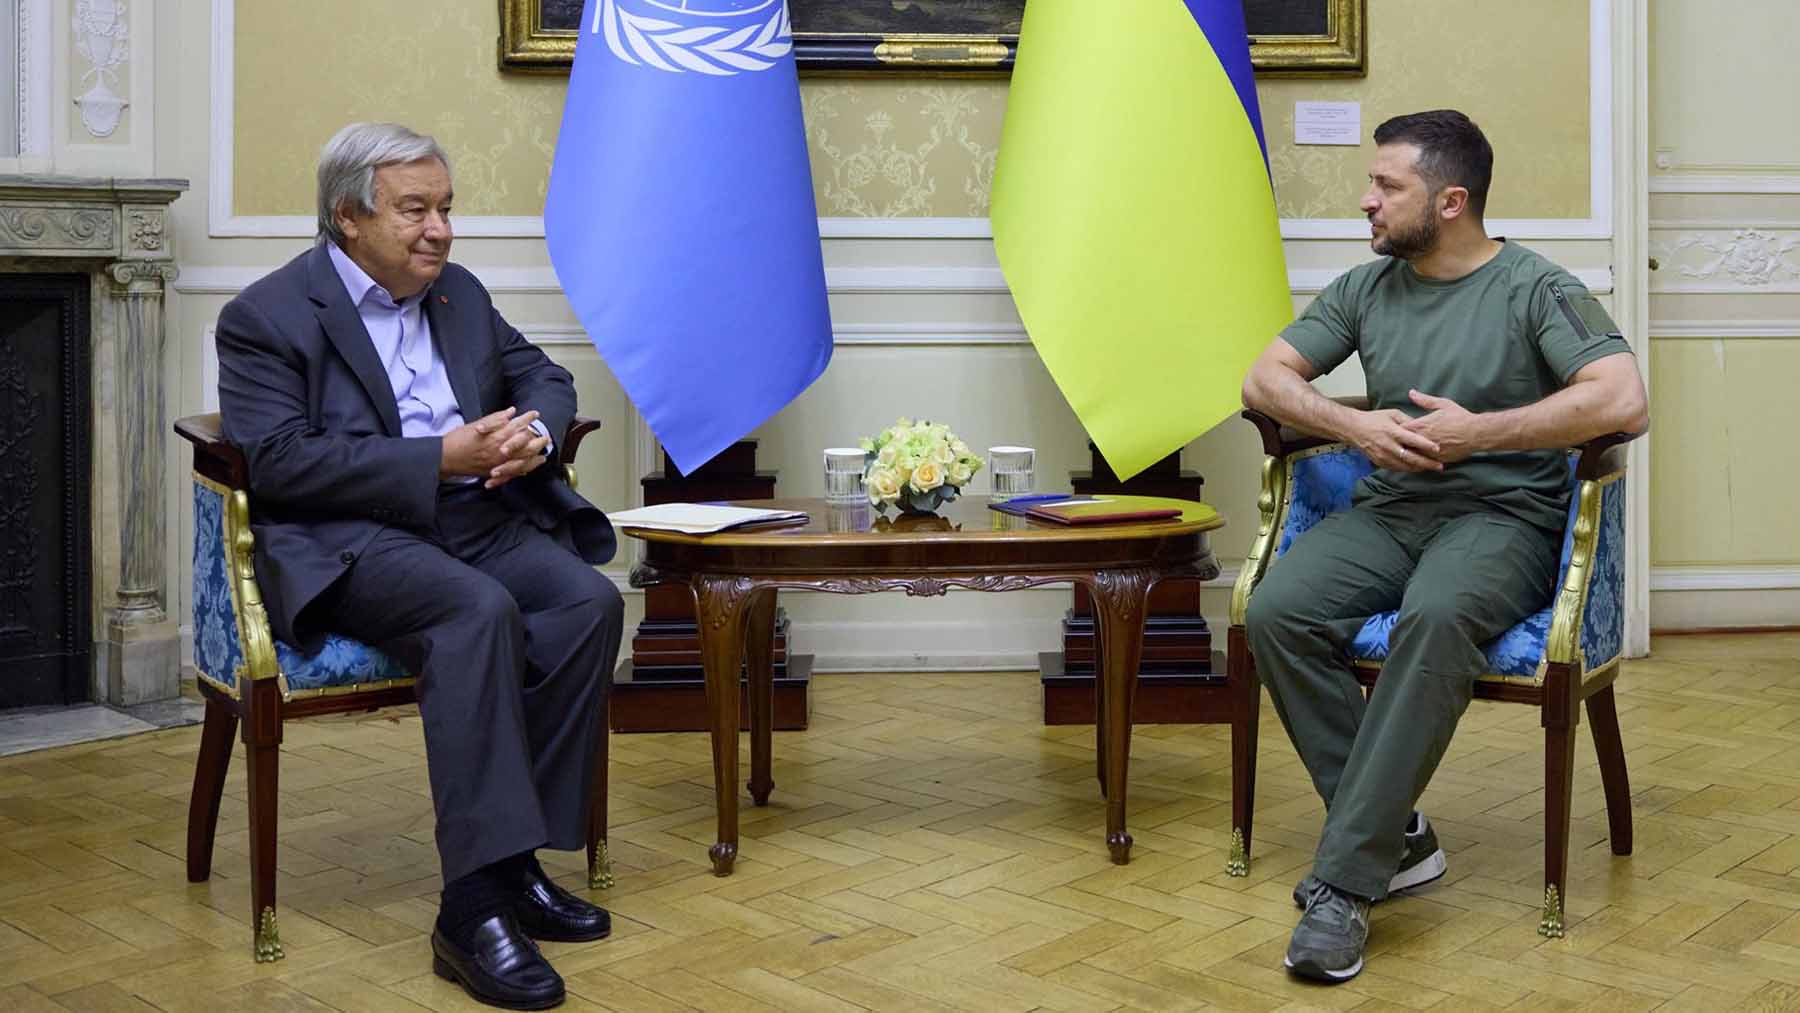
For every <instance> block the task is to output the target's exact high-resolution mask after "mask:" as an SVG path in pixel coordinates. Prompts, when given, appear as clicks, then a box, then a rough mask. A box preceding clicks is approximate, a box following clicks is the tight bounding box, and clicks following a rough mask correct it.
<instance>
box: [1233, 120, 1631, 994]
mask: <svg viewBox="0 0 1800 1013" xmlns="http://www.w3.org/2000/svg"><path fill="white" fill-rule="evenodd" d="M1375 142H1376V145H1377V150H1376V154H1375V161H1374V165H1373V168H1372V170H1371V171H1370V174H1369V180H1370V185H1369V189H1368V192H1367V193H1366V194H1365V195H1364V196H1363V200H1362V210H1363V213H1364V214H1366V215H1368V217H1369V224H1370V229H1371V234H1372V239H1371V246H1372V247H1373V248H1374V250H1375V252H1376V253H1377V254H1381V255H1382V256H1381V259H1379V260H1376V261H1374V262H1372V263H1368V264H1363V265H1361V266H1359V267H1356V268H1353V269H1352V270H1350V271H1348V272H1346V273H1344V274H1343V275H1341V276H1340V277H1338V278H1337V279H1336V280H1335V281H1333V282H1332V283H1331V284H1330V285H1328V286H1326V288H1325V291H1324V292H1322V293H1320V295H1319V297H1318V298H1317V299H1316V300H1314V301H1313V303H1312V304H1311V305H1310V306H1308V307H1307V309H1306V312H1304V313H1303V314H1301V316H1300V318H1299V319H1298V320H1295V321H1294V322H1293V323H1292V324H1290V325H1289V326H1288V327H1287V328H1286V329H1285V330H1284V331H1282V333H1281V336H1280V337H1278V338H1276V339H1275V340H1274V341H1273V342H1271V343H1270V345H1269V347H1268V348H1267V349H1266V350H1265V351H1264V352H1263V354H1262V356H1261V357H1260V358H1259V359H1258V360H1257V361H1256V364H1255V365H1254V366H1252V367H1251V369H1250V373H1249V375H1248V376H1247V377H1246V378H1245V380H1244V404H1246V405H1248V406H1249V407H1251V408H1255V409H1257V410H1258V411H1261V412H1264V413H1266V414H1269V415H1272V416H1274V417H1276V418H1278V419H1280V420H1281V421H1282V422H1285V423H1287V424H1289V425H1292V426H1294V427H1296V428H1299V429H1302V430H1305V431H1307V432H1311V433H1315V434H1318V435H1321V436H1327V437H1330V438H1332V439H1337V440H1343V441H1345V442H1347V443H1350V444H1353V445H1355V446H1356V447H1358V448H1360V449H1361V450H1362V451H1363V452H1364V453H1366V454H1367V455H1368V456H1369V459H1370V460H1371V461H1373V462H1374V464H1375V467H1376V470H1375V472H1374V473H1372V474H1371V475H1369V476H1368V477H1367V478H1365V479H1363V480H1362V481H1361V482H1360V483H1358V485H1357V487H1356V490H1355V495H1354V500H1353V505H1352V507H1351V509H1349V510H1345V511H1342V512H1340V513H1337V514H1334V515H1332V516H1330V517H1327V518H1326V519H1324V520H1323V521H1321V522H1320V523H1319V524H1318V525H1316V526H1315V527H1313V528H1312V529H1311V530H1310V531H1308V532H1307V533H1306V534H1305V535H1303V536H1301V537H1300V538H1299V539H1298V540H1297V541H1296V542H1295V543H1294V545H1293V546H1292V547H1291V548H1290V549H1289V550H1288V551H1287V553H1285V554H1284V555H1283V556H1282V557H1281V558H1280V559H1279V560H1277V561H1276V562H1275V563H1274V564H1272V565H1271V566H1270V567H1269V570H1268V573H1267V574H1266V575H1265V576H1264V577H1263V579H1262V582H1261V583H1260V584H1259V585H1258V586H1257V588H1256V591H1255V593H1254V594H1253V595H1252V596H1251V599H1250V608H1249V614H1248V616H1247V619H1246V626H1247V632H1248V634H1249V639H1250V646H1251V651H1252V652H1253V653H1254V655H1255V656H1256V667H1257V671H1258V673H1259V674H1260V675H1261V676H1262V680H1263V683H1264V684H1265V685H1266V686H1267V687H1268V689H1269V695H1270V697H1271V698H1272V699H1273V701H1274V704H1275V710H1276V712H1277V713H1278V714H1279V715H1280V717H1281V721H1282V724H1283V726H1284V727H1285V728H1286V729H1287V732H1288V736H1289V737H1290V738H1291V739H1292V740H1293V742H1294V746H1295V748H1296V749H1297V750H1298V751H1299V753H1300V757H1301V760H1302V761H1303V762H1304V763H1305V764H1306V769H1307V772H1308V773H1309V774H1310V775H1311V776H1312V779H1313V784H1314V786H1315V787H1316V788H1317V789H1318V792H1319V795H1320V796H1321V797H1322V798H1323V799H1324V800H1325V805H1326V818H1325V826H1324V829H1323V831H1322V833H1321V834H1320V840H1319V846H1318V851H1317V853H1316V854H1315V856H1314V860H1313V868H1312V872H1311V873H1310V874H1309V875H1308V876H1307V877H1306V878H1305V879H1303V880H1302V881H1301V883H1300V885H1299V887H1297V888H1296V889H1295V892H1294V898H1295V902H1296V903H1297V904H1299V905H1300V906H1301V907H1302V908H1304V909H1305V914H1304V915H1302V917H1301V920H1300V924H1299V925H1298V926H1297V927H1296V928H1295V929H1294V935H1293V938H1292V940H1291V941H1290V943H1289V945H1288V952H1287V960H1286V963H1287V966H1288V967H1289V968H1290V969H1291V970H1292V971H1293V972H1294V973H1296V974H1300V975H1304V976H1306V977H1311V978H1316V979H1320V980H1323V981H1342V980H1345V979H1347V978H1350V977H1352V976H1354V975H1355V974H1357V973H1358V972H1359V971H1361V970H1362V954H1363V947H1364V944H1365V942H1366V940H1367V935H1368V905H1369V903H1370V902H1371V901H1375V900H1380V899H1381V898H1383V897H1385V896H1386V895H1387V894H1388V893H1389V892H1390V891H1392V890H1397V889H1404V888H1407V887H1410V886H1416V885H1419V884H1420V883H1424V882H1428V881H1430V880H1431V879H1435V878H1437V877H1438V876H1441V875H1442V874H1443V872H1444V856H1443V852H1442V850H1441V849H1439V848H1438V847H1437V837H1436V834H1435V833H1434V832H1433V831H1432V829H1431V827H1430V824H1429V823H1427V822H1426V821H1425V819H1424V817H1423V816H1422V815H1420V814H1419V813H1416V812H1414V811H1413V805H1414V804H1415V803H1416V802H1417V801H1418V799H1419V796H1420V794H1421V793H1422V792H1423V791H1424V790H1425V785H1426V783H1427V782H1428V781H1429V780H1430V779H1431V775H1432V772H1433V771H1434V770H1436V769H1437V764H1438V761H1439V760H1440V759H1441V758H1442V757H1443V754H1444V749H1445V747H1447V746H1448V745H1449V742H1450V737H1451V734H1452V733H1453V732H1454V731H1455V730H1456V723H1457V720H1458V719H1459V718H1460V717H1461V716H1462V713H1463V711H1464V710H1465V709H1466V708H1467V707H1468V703H1469V699H1470V697H1471V695H1472V694H1473V690H1474V682H1475V678H1476V677H1477V676H1478V675H1480V674H1481V672H1482V669H1483V667H1484V664H1485V661H1484V657H1483V654H1482V649H1481V646H1482V644H1484V643H1485V642H1487V641H1488V640H1490V639H1492V638H1493V637H1495V636H1497V635H1499V634H1500V633H1502V632H1504V631H1505V630H1506V629H1507V628H1509V627H1511V626H1512V625H1513V624H1514V623H1516V622H1518V621H1519V620H1520V619H1522V618H1524V617H1525V616H1527V615H1529V614H1531V613H1532V612H1535V611H1537V610H1538V609H1540V608H1542V607H1543V606H1544V604H1545V603H1546V602H1548V601H1549V598H1550V594H1551V591H1552V587H1553V585H1554V583H1555V579H1556V567H1557V553H1558V549H1559V547H1560V544H1561V542H1560V539H1561V534H1562V528H1563V518H1564V513H1565V511H1566V509H1567V507H1568V492H1567V490H1568V466H1567V464H1566V462H1565V458H1564V448H1567V447H1570V446H1574V445H1576V444H1579V443H1582V442H1584V441H1586V440H1588V439H1591V438H1593V437H1596V436H1600V435H1602V434H1605V433H1609V432H1617V431H1626V432H1638V431H1641V430H1642V429H1643V428H1644V427H1645V426H1646V425H1648V416H1647V409H1646V403H1645V397H1644V388H1643V383H1642V381H1641V380H1640V378H1639V376H1638V371H1637V365H1636V361H1635V359H1634V358H1633V356H1632V355H1631V351H1630V347H1629V346H1628V345H1627V344H1626V343H1625V340H1624V338H1623V337H1621V336H1620V334H1619V333H1618V329H1617V327H1616V326H1615V325H1614V324H1613V322H1612V320H1611V318H1610V317H1609V316H1608V315H1607V313H1606V311H1605V310H1604V309H1603V308H1602V307H1601V306H1600V304H1599V302H1598V301H1597V300H1595V298H1594V297H1593V296H1592V295H1591V294H1590V293H1589V292H1588V290H1587V288H1586V287H1585V286H1583V285H1582V283H1581V282H1579V281H1577V280H1576V279H1575V277H1574V276H1573V275H1571V274H1569V272H1567V271H1565V270H1563V269H1561V268H1559V267H1557V266H1556V265H1555V264H1552V263H1550V262H1549V261H1547V260H1545V259H1544V258H1543V257H1540V256H1538V255H1537V254H1535V253H1533V252H1531V251H1530V250H1527V249H1525V248H1523V247H1521V246H1519V245H1518V244H1516V243H1509V242H1507V241H1506V240H1504V239H1490V238H1488V235H1487V232H1486V230H1485V228H1484V227H1483V224H1482V211H1483V208H1484V205H1485V204H1486V202H1487V191H1488V182H1489V179H1490V178H1491V176H1492V171H1493V150H1492V149H1491V148H1490V147H1489V146H1488V142H1487V139H1486V138H1485V137H1484V136H1482V133H1481V131H1480V129H1479V128H1478V127H1476V126H1475V124H1474V123H1472V122H1470V121H1469V119H1468V117H1466V116H1464V115H1463V114H1461V113H1458V112H1453V111H1450V110H1439V111H1435V112H1425V113H1416V114H1413V115H1410V116H1401V117H1396V118H1394V119H1391V120H1388V121H1387V122H1386V123H1383V124H1382V125H1381V126H1380V127H1379V128H1377V129H1376V131H1375ZM1352 354H1354V355H1356V356H1358V357H1359V359H1360V360H1361V362H1362V367H1363V372H1364V374H1365V375H1366V377H1367V379H1368V395H1369V403H1370V407H1369V409H1368V410H1366V411H1361V410H1357V409H1353V408H1349V407H1347V406H1345V405H1342V404H1339V403H1337V402H1335V401H1332V400H1331V399H1329V398H1327V397H1325V396H1323V395H1322V394H1320V393H1319V392H1318V391H1317V390H1316V389H1314V388H1313V386H1312V384H1311V382H1310V381H1312V380H1313V379H1314V378H1316V377H1318V376H1320V375H1321V374H1324V373H1326V372H1329V371H1330V370H1332V369H1333V368H1335V367H1336V366H1337V365H1338V364H1339V363H1341V362H1343V361H1344V360H1345V359H1348V358H1349V357H1350V356H1351V355H1352ZM1392 609H1398V610H1399V616H1398V618H1397V620H1396V621H1395V624H1394V627H1393V630H1392V633H1391V635H1390V640H1389V644H1390V653H1389V656H1388V658H1387V660H1386V662H1385V663H1384V665H1383V667H1382V675H1381V690H1380V692H1378V693H1376V694H1375V695H1374V697H1373V698H1372V699H1370V700H1368V701H1367V702H1365V701H1364V699H1363V695H1362V693H1361V692H1360V690H1359V688H1358V685H1357V682H1356V678H1355V676H1354V674H1353V673H1352V671H1351V668H1350V664H1349V661H1348V655H1347V649H1348V647H1349V645H1350V643H1351V641H1352V640H1353V639H1354V637H1355V635H1356V632H1357V631H1358V630H1359V629H1360V628H1361V627H1362V625H1363V623H1364V622H1365V621H1366V620H1367V619H1368V617H1370V616H1372V615H1375V614H1378V613H1381V612H1386V611H1389V610H1392Z"/></svg>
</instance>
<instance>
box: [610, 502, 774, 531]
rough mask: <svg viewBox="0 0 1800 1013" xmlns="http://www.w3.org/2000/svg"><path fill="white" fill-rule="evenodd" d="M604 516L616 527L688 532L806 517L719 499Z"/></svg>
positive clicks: (728, 529) (640, 508)
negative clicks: (743, 505)
mask: <svg viewBox="0 0 1800 1013" xmlns="http://www.w3.org/2000/svg"><path fill="white" fill-rule="evenodd" d="M606 516H607V519H608V520H611V521H612V522H613V524H614V526H616V527H621V528H648V529H651V530H654V531H679V532H682V533H684V534H689V535H710V534H714V533H716V532H720V531H733V530H736V529H738V528H747V527H752V526H761V525H779V524H800V523H804V522H805V521H806V520H807V516H806V513H805V512H804V511H801V510H761V509H757V508H754V507H739V506H727V505H724V504H719V503H659V504H657V505H656V506H647V507H638V508H637V509H636V510H621V511H619V512H618V513H610V514H607V515H606Z"/></svg>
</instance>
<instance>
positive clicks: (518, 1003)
mask: <svg viewBox="0 0 1800 1013" xmlns="http://www.w3.org/2000/svg"><path fill="white" fill-rule="evenodd" d="M431 970H432V972H433V973H434V974H436V975H437V976H438V977H440V978H442V979H444V980H445V981H450V982H455V983H456V984H458V985H460V986H462V990H463V991H464V992H467V993H469V998H471V999H474V1000H475V1001H476V1002H479V1003H483V1004H486V1005H488V1006H498V1007H500V1008H501V1009H551V1008H553V1007H556V1006H561V1005H562V1004H563V1000H564V999H566V998H568V996H567V994H559V995H556V996H553V997H551V998H548V999H530V1000H520V999H501V998H498V997H496V996H491V995H483V994H482V993H480V992H478V991H476V990H475V989H473V988H471V987H470V986H469V983H468V982H466V981H464V980H463V979H462V976H461V975H459V974H457V973H456V968H454V967H451V966H450V962H449V961H448V960H445V959H444V958H443V957H440V956H438V955H437V954H435V953H434V954H432V956H431Z"/></svg>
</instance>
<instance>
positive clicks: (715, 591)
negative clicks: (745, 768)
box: [694, 575, 754, 876]
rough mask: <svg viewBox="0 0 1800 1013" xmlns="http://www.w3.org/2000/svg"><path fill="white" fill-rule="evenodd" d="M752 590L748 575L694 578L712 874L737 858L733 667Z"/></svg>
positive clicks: (725, 871)
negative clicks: (712, 810) (707, 742)
mask: <svg viewBox="0 0 1800 1013" xmlns="http://www.w3.org/2000/svg"><path fill="white" fill-rule="evenodd" d="M753 591H754V585H753V584H752V583H751V582H750V579H749V578H748V577H708V576H705V575H698V576H696V577H694V598H695V601H696V603H697V604H698V606H699V612H700V657H701V663H702V665H703V666H704V667H705V669H706V711H707V716H708V718H709V723H710V725H711V728H712V754H713V791H714V793H715V795H716V796H717V803H718V812H719V840H718V843H716V844H714V845H713V846H712V848H711V850H710V851H709V852H708V854H709V855H710V856H711V857H712V866H713V875H715V876H729V875H731V866H732V864H733V863H735V862H736V861H737V850H738V845H737V840H738V819H737V766H738V749H737V743H738V739H737V735H738V672H739V671H740V667H741V665H742V664H743V659H744V654H743V651H744V619H745V613H746V612H747V611H748V608H747V607H746V606H747V605H748V604H749V599H750V596H751V594H752V592H753Z"/></svg>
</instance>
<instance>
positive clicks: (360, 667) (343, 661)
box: [275, 633, 410, 693]
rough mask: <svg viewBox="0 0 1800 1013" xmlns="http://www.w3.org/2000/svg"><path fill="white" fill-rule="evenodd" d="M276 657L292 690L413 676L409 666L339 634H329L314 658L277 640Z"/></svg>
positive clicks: (338, 686)
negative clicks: (409, 673)
mask: <svg viewBox="0 0 1800 1013" xmlns="http://www.w3.org/2000/svg"><path fill="white" fill-rule="evenodd" d="M275 658H276V660H277V661H279V662H280V664H281V674H282V675H283V676H285V677H286V678H287V691H288V692H290V693H293V692H297V691H300V690H308V689H335V688H341V687H344V686H357V685H362V684H364V683H371V682H382V681H384V680H387V679H406V678H410V676H409V675H407V673H406V669H404V668H401V667H400V663H399V662H397V661H395V660H394V659H392V658H390V657H388V656H387V655H386V654H383V653H382V652H380V651H378V650H376V649H375V648H373V647H370V646H369V645H368V644H365V643H363V642H362V641H360V640H351V639H350V638H349V637H345V636H340V635H338V634H336V633H327V634H325V643H324V645H323V646H321V647H320V648H319V653H317V654H315V655H312V656H311V657H308V656H306V655H304V654H301V653H300V651H299V650H298V649H297V648H293V647H289V646H288V645H287V644H284V643H282V642H281V641H279V640H277V641H275Z"/></svg>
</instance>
